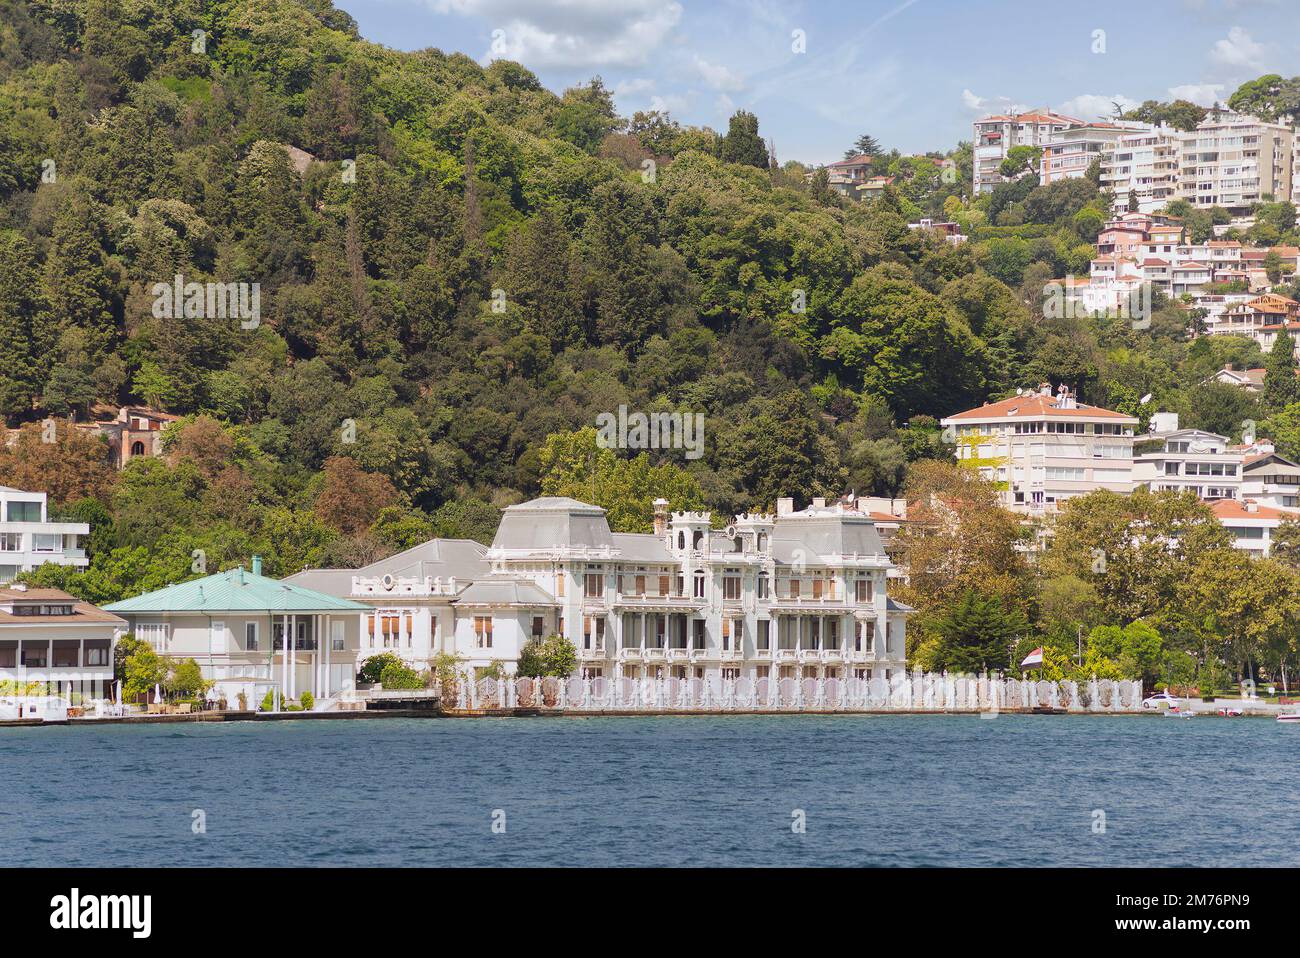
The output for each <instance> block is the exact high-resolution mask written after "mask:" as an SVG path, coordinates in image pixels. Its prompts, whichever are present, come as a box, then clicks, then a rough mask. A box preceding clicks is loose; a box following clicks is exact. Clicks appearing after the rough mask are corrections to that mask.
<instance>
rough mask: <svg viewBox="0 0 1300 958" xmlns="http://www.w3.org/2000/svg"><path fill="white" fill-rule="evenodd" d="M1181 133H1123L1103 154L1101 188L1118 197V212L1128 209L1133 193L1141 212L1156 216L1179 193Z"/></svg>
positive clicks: (1162, 130)
mask: <svg viewBox="0 0 1300 958" xmlns="http://www.w3.org/2000/svg"><path fill="white" fill-rule="evenodd" d="M1180 144H1181V137H1180V134H1179V133H1178V131H1176V130H1171V129H1168V128H1166V127H1149V128H1147V129H1145V130H1138V131H1134V132H1129V133H1121V134H1120V135H1119V136H1118V137H1117V138H1116V140H1115V142H1114V143H1113V144H1112V145H1110V146H1109V147H1103V149H1102V151H1101V188H1102V189H1104V190H1110V191H1111V193H1112V194H1113V195H1114V197H1115V210H1116V211H1126V210H1127V209H1128V208H1129V196H1130V194H1136V196H1137V204H1136V205H1137V208H1138V211H1139V212H1142V213H1156V212H1159V211H1160V210H1162V209H1164V208H1165V205H1166V204H1167V203H1168V202H1169V201H1170V200H1172V199H1175V198H1176V197H1175V194H1176V193H1177V191H1178V151H1179V147H1180Z"/></svg>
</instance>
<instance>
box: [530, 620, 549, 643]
mask: <svg viewBox="0 0 1300 958" xmlns="http://www.w3.org/2000/svg"><path fill="white" fill-rule="evenodd" d="M545 631H546V623H545V622H544V621H543V619H542V617H541V616H540V615H535V616H533V631H532V634H533V638H534V639H540V638H541V637H542V633H543V632H545Z"/></svg>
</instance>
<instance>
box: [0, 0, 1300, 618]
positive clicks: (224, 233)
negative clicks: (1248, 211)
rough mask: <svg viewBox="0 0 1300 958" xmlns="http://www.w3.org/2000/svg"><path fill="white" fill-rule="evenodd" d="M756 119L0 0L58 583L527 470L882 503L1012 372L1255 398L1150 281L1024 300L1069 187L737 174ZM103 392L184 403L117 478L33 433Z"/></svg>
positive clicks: (1245, 410)
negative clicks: (1145, 325) (678, 437)
mask: <svg viewBox="0 0 1300 958" xmlns="http://www.w3.org/2000/svg"><path fill="white" fill-rule="evenodd" d="M196 31H202V32H201V33H199V34H197V35H196ZM760 121H761V117H759V118H755V117H753V116H751V115H749V114H744V113H742V114H738V115H737V116H736V117H734V118H733V120H732V122H731V126H730V129H729V130H728V131H727V133H726V134H722V135H720V134H716V133H714V132H713V131H711V130H707V129H697V128H688V127H683V126H680V125H678V124H677V123H676V122H674V121H673V120H672V119H671V118H669V117H667V116H664V115H660V114H637V115H636V116H634V117H631V118H623V117H619V116H618V115H617V114H616V112H615V110H614V107H613V103H612V100H611V97H610V94H609V92H608V91H607V90H606V89H605V87H604V85H603V84H602V83H601V82H600V81H599V80H598V79H593V81H592V82H591V83H590V84H587V85H584V86H581V87H578V88H575V89H571V90H568V91H565V92H564V93H563V95H560V96H557V95H555V94H553V93H551V92H549V91H547V90H545V89H544V88H543V87H542V86H541V84H540V83H539V82H538V80H537V79H536V77H535V76H533V74H532V73H530V72H529V71H528V70H526V69H524V68H523V67H521V66H519V65H518V64H514V63H510V62H501V61H499V62H495V63H493V64H491V65H490V66H488V67H483V66H480V65H479V64H478V63H476V62H475V61H474V60H472V59H471V58H470V57H467V56H465V55H463V54H459V53H454V52H441V51H438V50H424V51H419V52H414V53H400V52H395V51H392V50H388V49H385V48H383V47H379V46H376V45H374V44H371V43H367V42H366V41H364V40H362V39H361V38H360V37H359V35H358V33H357V30H356V27H355V25H354V23H353V22H352V20H351V18H350V17H349V16H348V15H347V14H345V13H343V12H341V11H339V10H336V9H334V8H332V7H331V6H330V4H329V3H328V2H327V0H217V2H213V0H208V2H199V0H122V2H110V0H39V2H29V3H24V2H21V0H0V412H3V415H4V416H5V418H6V419H7V420H8V423H9V425H10V426H11V427H16V426H22V427H23V434H22V435H21V437H20V438H19V439H18V441H17V443H16V444H15V445H14V447H13V448H12V449H10V450H6V451H4V452H0V482H3V483H6V484H10V485H17V486H21V487H23V488H39V489H48V490H49V491H50V492H51V494H52V498H53V499H54V500H55V501H56V502H57V504H58V506H59V507H60V509H61V510H62V511H63V512H64V513H65V514H72V515H78V516H81V517H83V518H85V519H89V520H90V521H91V522H92V524H93V526H92V527H93V530H94V532H93V534H92V541H91V549H92V555H93V562H92V566H91V569H90V571H89V572H88V573H86V574H84V575H81V576H79V577H78V580H77V582H76V583H74V585H75V587H76V589H77V591H78V592H79V593H81V594H84V595H86V596H88V597H90V598H92V599H98V600H107V599H110V598H116V597H119V596H120V595H122V594H129V593H132V592H137V591H139V590H141V589H144V588H152V587H156V586H158V585H161V584H164V583H166V582H169V581H178V580H179V579H182V578H185V577H186V576H188V575H191V574H192V572H191V562H192V559H191V557H192V555H193V554H194V550H196V549H198V550H202V551H203V553H204V555H205V557H206V562H207V565H208V567H209V568H210V569H211V568H215V567H220V566H222V565H230V564H233V563H235V562H242V561H246V559H247V557H248V555H250V554H251V553H253V552H260V553H262V554H264V555H265V556H266V558H267V570H268V572H270V573H271V574H277V575H278V574H285V573H290V572H293V571H295V570H297V569H299V568H302V567H304V566H306V565H321V564H331V565H349V564H357V563H360V562H363V561H366V560H369V559H371V558H374V557H376V556H378V555H381V554H384V553H385V552H389V551H392V550H393V549H396V548H398V547H402V546H406V545H409V544H412V543H414V542H418V541H421V540H422V539H423V538H425V537H427V536H429V535H434V534H437V535H443V536H466V537H475V538H478V539H480V540H485V539H490V537H491V533H492V529H493V528H494V527H495V524H496V518H497V514H498V509H499V508H500V507H502V506H504V505H507V504H509V503H511V502H515V501H519V500H520V499H522V498H524V497H528V496H532V495H536V494H538V493H542V492H546V493H556V492H562V493H567V494H573V495H580V496H582V497H583V498H588V499H591V500H593V501H597V502H600V503H601V504H605V505H609V506H610V507H611V509H613V510H616V512H615V516H616V525H618V526H619V527H622V528H639V527H640V526H641V525H642V524H643V523H645V522H646V521H647V520H648V513H647V512H645V511H644V510H645V509H646V507H647V506H648V500H649V498H650V495H649V494H650V493H651V492H652V491H654V492H655V493H656V494H658V492H661V491H662V492H667V493H668V494H669V495H670V498H671V499H672V500H673V503H674V505H675V506H682V507H685V506H697V507H707V508H712V509H713V510H715V511H716V512H718V513H720V514H724V515H730V514H732V513H734V512H736V511H741V510H746V509H749V508H751V507H755V506H761V507H771V506H772V504H773V503H774V501H775V499H776V498H777V497H778V496H782V495H789V496H794V497H796V498H800V499H804V498H806V497H808V496H811V495H838V494H841V493H844V492H847V491H848V490H850V489H853V490H856V491H857V492H858V493H859V494H871V493H875V494H882V495H893V494H898V493H899V492H900V491H901V489H902V487H903V483H904V481H905V479H906V477H907V468H908V464H909V463H911V462H915V461H917V460H920V459H925V458H934V457H944V456H945V455H946V453H945V450H944V446H943V444H942V442H941V441H940V437H939V434H938V429H937V425H936V419H937V418H938V417H941V416H943V415H946V414H948V413H951V412H953V411H956V410H958V409H961V408H966V407H968V406H971V405H975V404H977V403H979V402H981V401H983V400H985V399H987V398H990V397H1000V396H1003V395H1006V394H1008V392H1009V391H1010V390H1014V389H1015V388H1017V387H1024V386H1032V385H1037V384H1038V383H1039V382H1041V381H1050V382H1052V383H1060V382H1065V383H1068V384H1070V385H1071V386H1073V387H1074V388H1076V389H1077V390H1078V391H1079V393H1080V395H1081V398H1082V399H1083V400H1084V401H1086V402H1091V403H1098V404H1102V405H1106V406H1109V407H1111V408H1117V409H1121V410H1125V411H1130V412H1138V411H1139V406H1138V402H1139V398H1140V397H1142V396H1143V395H1145V394H1148V393H1151V394H1154V395H1155V397H1156V403H1155V405H1159V406H1161V407H1162V408H1165V409H1169V410H1173V411H1179V412H1181V413H1182V414H1183V416H1184V421H1185V423H1186V424H1187V425H1193V426H1203V427H1206V428H1211V429H1215V430H1218V431H1221V432H1223V431H1230V430H1232V429H1235V428H1236V425H1237V424H1238V423H1239V422H1240V421H1241V420H1242V419H1243V418H1246V417H1247V416H1248V415H1250V414H1251V413H1252V412H1253V408H1252V407H1251V404H1253V402H1254V400H1253V399H1251V398H1250V397H1249V396H1247V395H1245V394H1244V393H1240V392H1236V391H1233V389H1232V388H1231V387H1227V386H1224V387H1222V388H1218V387H1214V388H1205V387H1201V386H1200V383H1201V382H1202V381H1203V380H1204V378H1205V377H1206V376H1208V375H1209V374H1210V373H1212V372H1213V371H1214V370H1216V369H1217V368H1219V367H1220V366H1222V365H1223V363H1224V362H1225V361H1227V360H1233V361H1237V362H1244V363H1250V364H1254V365H1258V364H1260V360H1259V357H1258V353H1257V351H1256V349H1255V347H1254V345H1253V344H1252V343H1249V342H1246V341H1235V340H1234V341H1232V342H1225V341H1223V340H1209V339H1201V340H1197V341H1195V342H1191V343H1189V342H1188V340H1187V336H1186V332H1185V326H1186V319H1185V316H1184V314H1183V312H1182V311H1181V310H1180V309H1178V308H1177V307H1176V306H1173V305H1171V304H1167V303H1158V304H1157V310H1156V315H1155V317H1154V321H1153V323H1152V326H1151V328H1150V329H1146V330H1134V329H1133V328H1131V326H1130V324H1128V323H1127V322H1124V321H1120V320H1113V321H1107V320H1100V321H1094V320H1073V319H1071V320H1054V319H1045V318H1044V317H1043V315H1042V314H1043V310H1042V286H1043V283H1044V282H1045V281H1046V280H1049V279H1051V278H1052V277H1056V276H1063V275H1065V274H1066V273H1067V272H1075V273H1078V274H1086V272H1087V265H1088V260H1089V259H1090V257H1091V256H1092V255H1093V247H1092V246H1091V245H1090V244H1091V243H1092V242H1093V241H1094V240H1095V238H1096V235H1097V232H1098V230H1099V229H1100V227H1101V225H1102V222H1103V220H1104V218H1105V216H1106V211H1107V201H1106V198H1104V197H1102V196H1101V195H1100V194H1099V193H1098V191H1097V188H1096V185H1095V180H1075V181H1066V182H1063V183H1057V184H1053V185H1052V186H1049V187H1040V186H1038V185H1037V181H1036V179H1035V178H1034V177H1032V176H1029V177H1026V178H1024V179H1020V180H1018V181H1016V182H1015V183H1012V184H1009V185H1008V186H1007V187H1005V188H1000V189H999V191H998V192H997V193H995V194H994V196H993V197H991V198H987V199H985V200H982V201H980V203H979V204H975V205H967V204H965V203H963V201H962V200H961V199H960V198H959V197H960V194H961V193H962V185H963V184H962V181H961V180H960V179H959V180H957V181H956V182H946V181H945V178H944V177H942V176H940V175H939V166H938V165H937V163H938V162H939V161H940V160H941V159H942V156H936V157H935V158H934V162H933V163H931V162H929V161H927V160H925V159H924V158H922V159H920V160H918V159H917V158H911V157H900V156H898V155H897V154H896V153H894V154H887V153H885V154H882V156H881V157H880V163H881V166H882V171H888V172H890V173H891V174H894V175H896V176H897V178H898V183H897V186H896V188H891V189H890V190H888V191H887V192H886V194H885V196H884V197H882V198H881V199H880V200H878V201H875V202H873V203H869V204H855V203H848V202H845V201H843V200H841V199H840V198H838V197H837V196H835V195H834V194H833V193H832V192H830V191H829V190H827V189H826V188H825V183H824V180H823V179H821V178H813V180H812V182H811V183H806V182H805V179H804V176H803V172H804V170H803V168H802V167H801V166H799V164H797V163H788V164H786V165H785V166H783V167H782V166H778V167H776V168H771V166H770V157H769V152H768V147H767V146H766V144H765V143H764V141H763V139H762V134H761V131H760V127H759V123H760ZM846 146H848V144H846ZM969 155H970V154H969V147H968V146H967V147H965V148H957V147H956V145H955V144H954V151H953V152H952V154H951V157H952V159H954V160H955V161H956V169H957V170H959V171H960V172H961V173H962V175H963V176H968V175H969ZM647 161H649V162H647ZM922 214H933V215H945V214H946V215H948V216H953V217H956V218H958V219H959V220H960V221H961V222H963V224H964V225H965V226H966V228H967V230H968V232H970V233H971V235H972V238H973V240H974V241H973V242H971V243H968V244H965V245H963V246H960V247H952V246H948V245H946V244H944V243H943V242H942V240H940V239H936V238H935V237H933V236H931V235H929V234H928V233H923V232H921V231H913V230H909V229H908V227H907V222H908V220H909V219H910V218H911V217H914V216H918V215H922ZM1285 226H1286V224H1283V227H1285ZM1290 229H1291V230H1292V231H1293V230H1294V222H1293V221H1292V223H1291V224H1290ZM1286 235H1288V234H1287V233H1286V231H1285V229H1282V230H1279V231H1278V237H1277V238H1278V239H1281V238H1283V237H1284V236H1286ZM178 274H179V275H182V276H183V277H184V280H185V281H186V282H198V283H207V282H220V283H232V282H244V283H257V284H259V286H260V321H259V322H257V323H255V324H252V325H251V328H245V327H246V326H248V325H250V324H241V322H239V321H238V320H237V319H234V318H216V317H203V316H189V317H187V316H185V315H184V314H183V311H180V312H181V315H179V316H175V317H168V316H165V315H164V316H159V315H158V312H159V311H158V310H157V309H156V308H155V307H156V293H155V292H153V288H154V286H155V284H159V283H162V284H170V283H172V281H173V278H174V277H175V276H176V275H178ZM1252 351H1254V355H1250V353H1251V352H1252ZM99 403H108V404H114V405H116V404H120V403H140V404H148V405H152V406H155V407H157V408H161V409H163V410H166V411H168V412H171V413H175V414H179V415H182V416H184V417H186V419H185V420H184V421H183V423H182V425H181V426H180V427H179V428H176V429H173V430H172V431H171V432H170V433H169V438H168V444H167V450H166V451H167V455H166V456H164V457H162V458H159V459H142V460H138V461H136V462H134V463H132V464H131V465H130V466H129V467H128V468H127V469H125V470H124V471H123V472H121V473H120V474H119V473H117V472H116V471H115V470H113V469H112V468H111V467H109V466H108V465H107V463H106V461H105V458H104V454H103V450H102V449H101V448H99V441H98V440H97V439H91V438H89V437H87V436H79V435H76V434H74V432H73V430H71V429H68V428H66V423H61V428H60V429H59V431H58V434H57V440H56V442H54V443H49V442H43V441H42V436H41V434H40V433H41V426H40V423H41V421H42V420H45V419H47V418H51V417H53V418H55V419H58V420H65V419H67V418H69V417H75V418H76V419H77V420H80V421H85V420H86V419H87V417H88V416H89V415H90V414H91V411H92V408H93V407H94V406H95V405H96V404H99ZM622 404H626V405H627V406H628V407H629V408H631V409H634V410H641V411H645V412H651V411H655V410H675V411H681V412H690V413H703V414H704V416H705V439H706V442H705V452H704V455H703V457H702V458H701V459H699V460H698V461H689V460H687V459H685V458H684V457H682V456H681V454H680V451H677V452H671V451H670V452H667V453H662V454H661V453H654V454H653V458H652V457H651V456H647V455H642V456H640V457H637V458H631V457H629V456H627V455H625V454H623V453H618V452H615V451H611V450H598V449H597V448H596V445H595V434H594V431H593V429H592V426H593V424H594V423H595V421H596V417H597V415H598V414H600V413H602V412H612V411H615V410H617V409H618V407H619V406H620V405H622ZM1147 411H1150V410H1147ZM60 574H61V573H60Z"/></svg>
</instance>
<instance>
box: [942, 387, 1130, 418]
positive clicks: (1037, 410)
mask: <svg viewBox="0 0 1300 958" xmlns="http://www.w3.org/2000/svg"><path fill="white" fill-rule="evenodd" d="M1056 403H1057V400H1056V397H1055V396H1043V395H1039V394H1037V393H1035V394H1034V395H1032V396H1012V397H1011V398H1010V399H1003V400H1002V401H1001V402H994V403H987V404H985V405H983V406H980V407H979V408H978V409H967V410H966V411H965V412H959V413H956V414H955V415H952V416H949V417H948V418H949V419H1034V418H1041V417H1044V416H1046V417H1049V418H1050V417H1061V418H1067V419H1071V418H1073V419H1115V420H1118V421H1121V422H1130V423H1136V422H1137V419H1136V418H1135V417H1133V416H1126V415H1124V414H1123V413H1122V412H1115V411H1114V410H1112V409H1102V408H1101V407H1100V406H1085V405H1083V404H1082V403H1080V404H1077V405H1075V406H1073V407H1071V408H1068V409H1060V408H1057V405H1056Z"/></svg>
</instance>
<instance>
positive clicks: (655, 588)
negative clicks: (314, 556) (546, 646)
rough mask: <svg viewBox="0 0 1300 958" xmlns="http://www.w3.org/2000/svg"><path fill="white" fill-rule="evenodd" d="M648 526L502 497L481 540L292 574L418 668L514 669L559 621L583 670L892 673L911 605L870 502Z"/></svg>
mask: <svg viewBox="0 0 1300 958" xmlns="http://www.w3.org/2000/svg"><path fill="white" fill-rule="evenodd" d="M655 510H656V512H655V528H656V531H655V532H654V533H647V534H633V533H615V532H611V531H610V528H609V523H608V522H607V521H606V518H605V511H604V510H603V509H601V508H599V507H597V506H592V505H587V504H585V503H581V502H578V501H576V500H573V499H567V498H542V499H536V500H533V501H531V502H527V503H522V504H520V505H517V506H511V507H509V508H508V509H506V510H505V512H504V514H503V516H502V520H501V524H500V526H499V528H498V529H497V533H496V536H495V538H494V539H493V542H492V545H491V546H490V547H483V546H480V545H478V544H477V543H471V542H465V541H463V540H462V541H449V540H434V541H432V542H429V543H426V544H424V545H422V546H418V547H416V548H415V549H412V550H408V552H406V553H401V554H399V555H397V556H393V557H391V558H389V559H385V560H382V561H381V562H378V563H375V564H373V565H372V566H369V567H367V568H365V569H359V570H353V571H350V572H348V571H345V570H322V571H315V572H305V573H301V574H300V575H298V576H294V577H292V578H291V580H290V581H294V582H297V583H298V584H302V585H307V586H309V587H311V588H315V589H319V590H321V591H324V592H329V593H331V594H335V595H338V596H340V597H344V598H349V599H353V600H355V601H358V602H362V603H364V604H366V605H368V606H370V607H371V609H372V611H370V612H368V613H365V614H363V615H362V616H361V628H360V642H361V658H362V659H364V658H365V657H366V656H367V655H368V654H373V653H375V652H379V651H384V650H391V651H396V652H397V653H398V654H400V655H401V656H402V657H403V658H405V659H407V660H408V661H410V662H411V663H412V664H413V665H416V666H417V667H421V668H423V667H427V666H428V664H429V662H430V660H431V659H432V657H433V656H435V655H437V654H438V653H441V652H454V653H458V654H459V655H460V656H462V658H463V659H464V661H465V664H466V665H468V666H470V667H473V668H478V669H483V668H486V667H489V666H491V665H493V664H494V663H501V664H503V665H504V666H505V668H506V670H507V671H511V672H513V671H514V668H515V663H516V662H517V660H518V657H519V652H520V650H521V649H522V647H523V646H524V644H525V643H527V642H528V640H529V639H530V638H532V637H534V636H537V637H541V636H547V635H551V634H553V633H557V632H558V633H560V634H562V635H564V636H565V637H567V638H568V639H569V640H570V641H571V642H572V643H573V644H574V646H575V647H576V648H577V650H578V656H579V671H578V675H579V676H580V677H586V678H596V677H603V678H614V677H622V678H638V679H640V678H702V679H710V680H711V679H739V678H747V679H749V680H751V681H754V680H757V679H761V678H769V677H771V678H794V679H809V678H811V679H829V678H840V679H849V678H859V679H868V680H869V679H873V678H877V677H879V678H883V679H885V680H889V679H892V678H893V677H894V675H895V674H896V673H898V674H901V672H902V670H903V669H904V668H905V665H906V624H905V618H906V615H907V613H908V612H909V611H910V610H909V609H907V608H906V607H905V606H902V605H899V604H898V603H895V602H893V601H891V600H890V598H889V595H888V585H887V581H888V580H887V576H888V573H889V571H890V570H891V569H892V568H893V566H892V563H891V562H890V559H889V557H888V556H887V555H886V554H885V550H884V547H883V546H882V545H881V541H880V536H879V534H878V533H877V531H876V527H875V521H874V519H873V518H872V516H871V515H869V514H868V513H866V512H864V511H860V510H859V509H858V508H856V507H854V506H851V505H846V504H844V503H833V504H831V505H829V506H828V505H827V504H826V502H825V501H824V500H820V499H818V500H814V502H813V504H812V505H811V506H810V507H809V508H807V509H804V510H802V511H795V510H794V509H793V507H792V503H791V502H790V501H789V500H782V503H781V507H780V508H779V509H778V512H777V514H775V515H758V514H750V515H741V516H737V517H736V518H735V520H734V522H732V523H731V524H730V525H728V526H727V527H726V528H725V529H717V528H714V527H713V521H712V516H711V515H710V514H709V513H692V512H678V513H669V511H668V503H667V502H665V501H663V500H659V501H658V502H656V503H655Z"/></svg>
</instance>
